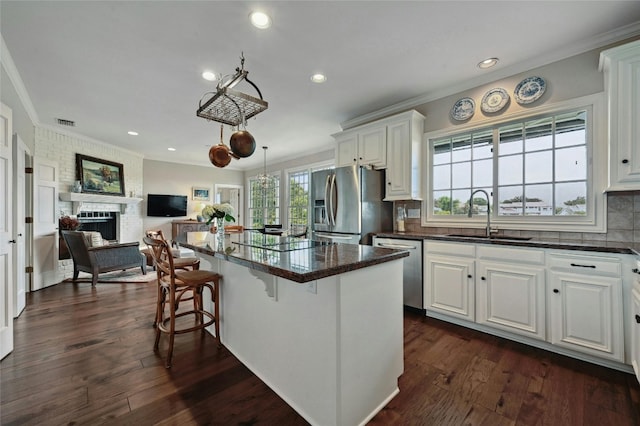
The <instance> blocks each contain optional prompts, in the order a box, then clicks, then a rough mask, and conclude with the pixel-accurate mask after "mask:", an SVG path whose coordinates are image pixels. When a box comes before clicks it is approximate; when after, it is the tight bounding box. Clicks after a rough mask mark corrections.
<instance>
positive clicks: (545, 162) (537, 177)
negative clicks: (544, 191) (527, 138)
mask: <svg viewBox="0 0 640 426" xmlns="http://www.w3.org/2000/svg"><path fill="white" fill-rule="evenodd" d="M552 154H553V152H552V151H542V152H534V153H531V154H525V156H524V164H525V165H524V170H525V174H524V181H525V182H526V183H538V182H551V181H552V180H553V175H552V172H551V171H552V170H553V169H552V167H553V155H552Z"/></svg>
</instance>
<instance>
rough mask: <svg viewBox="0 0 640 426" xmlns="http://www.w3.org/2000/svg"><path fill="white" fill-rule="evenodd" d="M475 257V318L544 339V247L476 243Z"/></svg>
mask: <svg viewBox="0 0 640 426" xmlns="http://www.w3.org/2000/svg"><path fill="white" fill-rule="evenodd" d="M477 259H478V261H477V263H476V281H475V283H476V322H477V323H479V324H484V325H487V326H490V327H493V328H497V329H501V330H505V331H509V332H512V333H517V334H521V335H524V336H528V337H531V338H535V339H539V340H545V338H546V328H545V323H546V318H545V312H546V309H545V265H544V261H545V256H544V251H543V250H533V249H520V248H512V247H508V248H507V247H495V246H481V245H479V246H478V247H477ZM485 259H486V260H485Z"/></svg>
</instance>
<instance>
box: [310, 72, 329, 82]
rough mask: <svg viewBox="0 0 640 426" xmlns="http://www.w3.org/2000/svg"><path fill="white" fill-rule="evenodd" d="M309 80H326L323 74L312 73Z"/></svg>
mask: <svg viewBox="0 0 640 426" xmlns="http://www.w3.org/2000/svg"><path fill="white" fill-rule="evenodd" d="M311 81H313V82H314V83H324V82H325V81H327V77H326V76H325V75H324V74H319V73H318V74H314V75H312V76H311Z"/></svg>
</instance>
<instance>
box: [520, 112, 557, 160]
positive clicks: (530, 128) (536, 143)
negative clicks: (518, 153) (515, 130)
mask: <svg viewBox="0 0 640 426" xmlns="http://www.w3.org/2000/svg"><path fill="white" fill-rule="evenodd" d="M552 123H553V120H552V118H551V117H549V118H544V119H542V120H535V121H530V122H528V123H525V135H526V139H525V141H524V149H525V151H527V152H530V151H538V150H541V149H551V148H552V147H553V137H552V134H553V132H552Z"/></svg>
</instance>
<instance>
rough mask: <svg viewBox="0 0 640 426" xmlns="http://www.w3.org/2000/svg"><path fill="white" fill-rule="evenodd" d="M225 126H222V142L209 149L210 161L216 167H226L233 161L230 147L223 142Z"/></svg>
mask: <svg viewBox="0 0 640 426" xmlns="http://www.w3.org/2000/svg"><path fill="white" fill-rule="evenodd" d="M223 128H224V126H222V125H221V126H220V143H219V144H218V145H214V146H212V147H211V148H210V149H209V161H211V164H213V165H214V166H216V167H220V168H222V167H226V166H227V165H229V163H230V162H231V154H230V153H229V147H228V146H226V145H225V144H224V142H222V131H223Z"/></svg>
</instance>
